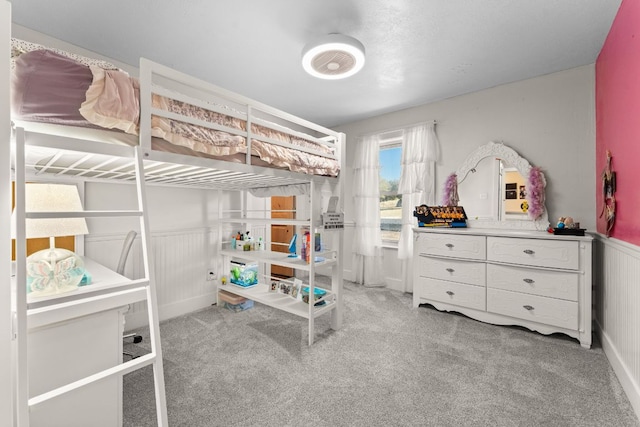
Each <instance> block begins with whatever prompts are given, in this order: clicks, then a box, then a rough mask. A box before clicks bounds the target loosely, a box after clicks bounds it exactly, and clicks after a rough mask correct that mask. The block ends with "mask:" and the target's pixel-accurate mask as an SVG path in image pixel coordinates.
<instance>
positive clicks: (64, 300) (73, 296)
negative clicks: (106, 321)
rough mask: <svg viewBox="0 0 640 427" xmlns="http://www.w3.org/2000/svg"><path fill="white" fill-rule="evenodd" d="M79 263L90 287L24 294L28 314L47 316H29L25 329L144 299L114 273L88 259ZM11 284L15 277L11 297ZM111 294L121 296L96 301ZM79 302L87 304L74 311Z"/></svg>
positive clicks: (138, 290) (142, 295)
mask: <svg viewBox="0 0 640 427" xmlns="http://www.w3.org/2000/svg"><path fill="white" fill-rule="evenodd" d="M82 259H83V261H84V265H85V269H86V270H87V271H88V272H89V274H90V275H91V279H92V280H91V284H89V285H86V286H80V287H78V289H76V290H74V291H71V292H65V293H61V294H56V295H47V296H42V297H35V296H31V295H30V294H27V307H28V310H29V311H30V312H31V313H32V314H34V315H36V314H37V315H42V314H44V313H43V311H48V312H49V313H48V314H47V316H46V317H44V316H39V317H40V318H42V321H35V318H33V316H32V317H31V318H32V320H34V321H33V322H30V323H29V327H32V326H36V325H41V324H43V323H49V322H50V321H53V320H54V319H58V318H59V319H63V318H68V317H70V316H74V315H81V314H84V313H87V312H91V310H96V311H101V310H105V309H109V308H110V307H116V306H122V305H127V304H130V303H133V302H136V301H140V300H141V299H144V298H145V292H144V290H143V289H142V288H140V286H138V287H137V288H136V289H137V291H135V292H133V290H132V289H130V288H131V287H132V286H129V287H127V285H133V281H132V280H131V279H128V278H126V277H125V276H122V275H120V274H118V273H116V272H115V271H113V270H111V269H110V268H107V267H105V266H103V265H102V264H99V263H98V262H96V261H94V260H92V259H91V258H87V257H82ZM15 280H16V278H15V276H12V277H11V282H12V286H11V288H12V293H15V286H14V283H15ZM134 287H135V286H134ZM116 288H117V289H116ZM114 291H116V293H118V292H117V291H123V292H120V293H119V295H118V297H117V298H113V299H112V300H111V301H105V298H100V297H101V296H104V295H106V294H114ZM125 291H129V292H125ZM123 294H124V295H123ZM12 300H13V301H15V298H12ZM79 300H82V301H83V302H86V303H87V304H84V305H85V307H82V308H79V307H78V305H79V303H78V302H79ZM12 305H13V304H12ZM53 307H56V308H59V309H56V310H55V311H59V312H60V313H59V314H60V316H61V317H59V316H57V315H56V316H53V317H52V316H51V312H52V311H54V310H53ZM14 309H15V308H14ZM36 317H38V316H36Z"/></svg>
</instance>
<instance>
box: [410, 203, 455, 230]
mask: <svg viewBox="0 0 640 427" xmlns="http://www.w3.org/2000/svg"><path fill="white" fill-rule="evenodd" d="M413 216H415V217H416V218H417V219H418V227H466V226H467V214H466V212H465V211H464V208H463V207H462V206H427V205H420V206H416V209H415V211H413Z"/></svg>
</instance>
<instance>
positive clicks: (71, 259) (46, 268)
mask: <svg viewBox="0 0 640 427" xmlns="http://www.w3.org/2000/svg"><path fill="white" fill-rule="evenodd" d="M83 275H84V262H83V261H82V258H80V257H79V256H78V255H76V254H75V253H74V252H71V251H68V250H66V249H62V248H49V249H44V250H41V251H38V252H36V253H34V254H32V255H30V256H29V257H28V258H27V293H29V294H31V295H32V296H46V295H54V294H59V293H63V292H70V291H74V290H76V289H77V288H78V284H79V283H80V281H81V280H82V276H83Z"/></svg>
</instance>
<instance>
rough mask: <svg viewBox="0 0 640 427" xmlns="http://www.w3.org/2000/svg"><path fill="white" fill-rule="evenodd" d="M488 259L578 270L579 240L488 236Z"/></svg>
mask: <svg viewBox="0 0 640 427" xmlns="http://www.w3.org/2000/svg"><path fill="white" fill-rule="evenodd" d="M487 259H488V260H491V261H497V262H508V263H511V264H522V265H532V266H537V267H552V268H564V269H568V270H577V269H578V268H579V267H580V251H579V242H577V241H563V240H545V239H520V238H512V237H487Z"/></svg>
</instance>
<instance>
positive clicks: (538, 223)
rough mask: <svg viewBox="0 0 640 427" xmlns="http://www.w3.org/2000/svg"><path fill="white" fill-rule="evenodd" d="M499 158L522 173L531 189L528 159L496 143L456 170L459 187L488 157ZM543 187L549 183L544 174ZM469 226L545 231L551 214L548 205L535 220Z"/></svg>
mask: <svg viewBox="0 0 640 427" xmlns="http://www.w3.org/2000/svg"><path fill="white" fill-rule="evenodd" d="M493 156H495V157H499V158H500V159H502V160H504V161H505V162H506V163H508V164H509V166H511V167H514V168H516V169H517V170H518V172H520V175H522V177H523V178H524V179H525V180H526V182H527V188H528V187H529V173H530V172H531V168H532V166H531V164H530V163H529V161H528V160H527V159H525V158H524V157H522V156H520V155H519V154H518V153H516V151H515V150H514V149H513V148H511V147H508V146H506V145H504V144H502V143H496V142H493V141H489V142H488V143H486V144H485V145H482V146H480V147H478V148H477V149H476V150H475V151H474V152H473V153H471V154H470V155H469V156H468V157H467V158H466V159H465V161H464V162H462V165H460V167H459V168H458V169H457V170H456V172H455V173H456V175H457V178H458V186H459V185H460V184H461V183H462V182H463V181H464V180H465V179H466V178H467V177H468V175H469V173H470V172H472V171H474V170H475V168H476V167H477V166H478V163H480V161H481V160H482V159H484V158H486V157H493ZM540 174H541V177H542V183H543V187H546V186H547V181H546V179H545V177H544V174H542V172H541V173H540ZM467 224H468V226H469V227H473V228H503V229H515V230H544V231H546V230H547V229H548V228H549V214H548V211H547V207H546V204H545V206H544V209H543V212H542V214H541V215H540V216H539V217H538V218H537V219H535V220H531V219H527V220H524V219H522V220H520V219H514V220H499V219H495V220H488V219H482V220H473V219H468V220H467Z"/></svg>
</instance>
